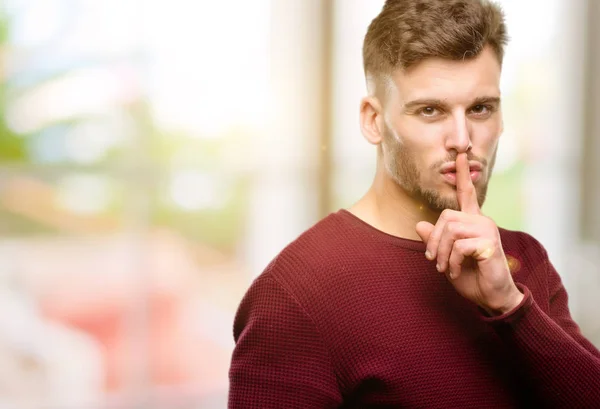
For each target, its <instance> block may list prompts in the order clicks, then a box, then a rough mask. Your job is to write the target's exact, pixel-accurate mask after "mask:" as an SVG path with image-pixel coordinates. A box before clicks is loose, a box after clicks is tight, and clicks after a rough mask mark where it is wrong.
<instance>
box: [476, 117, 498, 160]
mask: <svg viewBox="0 0 600 409" xmlns="http://www.w3.org/2000/svg"><path fill="white" fill-rule="evenodd" d="M501 132H502V124H501V121H491V122H489V123H481V124H477V125H476V126H475V127H474V135H473V143H474V144H476V145H478V147H479V149H481V151H482V152H486V153H491V152H493V151H494V150H495V149H496V146H497V145H498V140H499V138H500V134H501Z"/></svg>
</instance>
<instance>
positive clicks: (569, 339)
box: [229, 210, 600, 409]
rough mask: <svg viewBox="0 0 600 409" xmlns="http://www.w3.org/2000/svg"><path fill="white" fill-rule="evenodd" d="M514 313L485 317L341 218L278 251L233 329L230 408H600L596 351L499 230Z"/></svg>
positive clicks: (543, 274) (543, 257) (544, 266)
mask: <svg viewBox="0 0 600 409" xmlns="http://www.w3.org/2000/svg"><path fill="white" fill-rule="evenodd" d="M500 234H501V238H502V246H503V248H504V251H505V253H506V255H507V258H508V259H509V265H510V266H511V271H512V273H513V278H514V281H515V282H516V283H517V286H518V287H519V289H520V290H521V292H523V294H525V297H524V299H523V302H522V303H521V304H520V305H519V306H518V307H516V308H515V309H514V310H513V311H510V312H508V313H506V314H504V315H502V316H497V317H489V316H487V315H486V313H485V312H484V311H483V310H482V309H481V308H479V307H478V306H477V305H475V304H473V303H472V302H470V301H468V300H466V299H465V298H463V297H461V296H460V295H459V294H458V293H457V292H456V290H455V289H454V287H452V285H451V283H450V282H449V281H448V279H447V278H446V277H445V276H444V275H443V274H440V273H438V272H437V271H436V269H435V263H434V262H430V261H428V260H427V259H426V258H425V256H424V252H425V244H424V243H422V242H420V241H414V240H407V239H402V238H398V237H395V236H392V235H389V234H386V233H383V232H381V231H379V230H377V229H375V228H373V227H372V226H370V225H368V224H366V223H365V222H363V221H362V220H360V219H358V218H357V217H355V216H354V215H352V214H351V213H349V212H348V211H346V210H340V211H338V212H336V213H333V214H331V215H329V216H328V217H326V218H325V219H323V220H321V221H320V222H319V223H317V224H316V225H315V226H313V227H312V228H310V229H309V230H307V231H306V232H305V233H303V234H302V235H301V236H300V237H299V238H298V239H296V240H295V241H294V242H292V243H291V244H290V245H289V246H287V247H286V248H285V249H284V250H283V251H282V252H281V253H280V254H279V255H278V256H277V257H276V258H275V259H274V260H273V261H272V262H271V264H270V265H269V266H268V267H267V268H266V270H265V271H264V272H263V273H262V274H261V275H260V276H259V277H258V278H257V279H256V280H255V281H254V282H253V284H252V286H251V287H250V289H249V290H248V292H247V293H246V295H245V296H244V298H243V300H242V302H241V304H240V307H239V309H238V312H237V315H236V318H235V322H234V339H235V342H236V346H235V350H234V352H233V356H232V361H231V367H230V373H229V375H230V391H229V408H230V409H238V408H239V409H242V408H243V409H254V408H256V409H270V408H273V409H275V408H277V409H294V408H298V409H300V408H302V409H313V408H314V409H317V408H318V409H324V408H478V409H482V408H545V407H547V408H571V409H572V408H586V409H589V408H600V352H599V351H598V349H596V348H595V347H594V346H593V345H592V344H591V343H590V342H589V341H588V340H586V339H585V338H584V337H583V336H582V335H581V333H580V330H579V327H578V326H577V324H576V323H575V322H574V321H573V320H572V318H571V316H570V313H569V308H568V305H567V293H566V291H565V288H564V287H563V285H562V282H561V279H560V276H559V275H558V273H557V272H556V270H555V269H554V267H553V266H552V264H551V263H550V262H549V260H548V256H547V254H546V251H545V250H544V248H543V247H542V246H541V245H540V243H539V242H537V241H536V240H535V239H534V238H533V237H531V236H529V235H527V234H525V233H521V232H514V231H508V230H504V229H500Z"/></svg>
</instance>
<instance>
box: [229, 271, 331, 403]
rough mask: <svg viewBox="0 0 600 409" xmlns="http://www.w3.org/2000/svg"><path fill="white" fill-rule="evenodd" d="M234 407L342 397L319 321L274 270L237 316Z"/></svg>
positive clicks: (231, 391)
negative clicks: (276, 276)
mask: <svg viewBox="0 0 600 409" xmlns="http://www.w3.org/2000/svg"><path fill="white" fill-rule="evenodd" d="M234 340H235V342H236V345H235V349H234V352H233V356H232V360H231V366H230V370H229V380H230V389H229V403H228V405H229V406H228V407H229V409H238V408H239V409H242V408H243V409H254V408H256V409H270V408H273V409H275V408H277V409H281V408H289V409H294V408H298V409H299V408H302V409H312V408H314V409H317V408H319V409H324V408H337V407H338V406H339V405H341V403H342V398H341V395H340V392H339V388H338V385H337V379H336V376H335V373H334V370H333V366H332V364H331V359H330V356H329V353H328V351H327V349H326V347H325V345H324V344H323V341H322V339H321V336H320V334H319V333H318V331H317V330H316V328H315V325H314V323H313V321H312V320H311V319H310V317H309V316H308V315H307V314H306V313H305V312H304V310H303V309H302V308H301V306H300V305H299V304H298V303H297V302H296V301H295V300H294V298H293V297H292V296H291V295H290V294H289V293H288V292H286V290H285V289H283V288H282V286H281V285H279V283H278V282H277V281H276V280H275V279H274V278H273V277H271V276H270V275H263V276H261V277H259V278H258V279H257V280H256V281H255V282H254V283H253V284H252V286H251V287H250V289H249V290H248V292H247V293H246V295H245V296H244V298H243V300H242V302H241V304H240V307H239V309H238V312H237V315H236V318H235V322H234Z"/></svg>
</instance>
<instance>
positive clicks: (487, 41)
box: [363, 0, 508, 82]
mask: <svg viewBox="0 0 600 409" xmlns="http://www.w3.org/2000/svg"><path fill="white" fill-rule="evenodd" d="M507 42H508V35H507V32H506V26H505V23H504V13H503V12H502V9H501V8H500V7H499V6H498V5H497V4H495V3H492V2H490V1H489V0H387V1H386V2H385V5H384V6H383V9H382V10H381V12H380V13H379V15H378V16H377V17H375V19H374V20H373V21H372V22H371V24H370V25H369V29H368V30H367V34H366V35H365V39H364V43H363V64H364V70H365V76H366V77H367V81H368V82H370V81H371V80H374V81H376V82H379V81H380V80H382V79H383V78H384V77H386V76H389V75H391V74H392V73H393V72H395V71H396V70H397V69H404V70H406V69H408V68H410V67H412V66H415V65H417V64H418V63H419V62H421V61H423V60H425V59H427V58H431V57H438V58H444V59H450V60H465V59H471V58H475V57H476V56H477V55H478V54H479V53H480V52H481V51H482V50H483V48H484V47H485V46H486V45H490V46H491V47H492V49H493V51H494V52H495V54H496V56H497V57H498V61H499V62H500V64H502V59H503V57H504V46H505V45H506V44H507Z"/></svg>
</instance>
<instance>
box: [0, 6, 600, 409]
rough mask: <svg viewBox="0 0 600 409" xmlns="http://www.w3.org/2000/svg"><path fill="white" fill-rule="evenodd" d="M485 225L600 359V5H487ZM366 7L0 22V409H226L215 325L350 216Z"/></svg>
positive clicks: (67, 13) (91, 10)
mask: <svg viewBox="0 0 600 409" xmlns="http://www.w3.org/2000/svg"><path fill="white" fill-rule="evenodd" d="M499 3H500V4H502V6H503V7H504V9H505V12H506V16H507V23H508V28H509V33H510V35H511V38H512V39H511V42H510V45H509V47H508V49H507V54H506V60H505V63H504V68H503V83H502V93H503V109H504V115H505V132H504V135H503V136H502V141H501V149H500V151H499V154H498V161H497V165H496V171H495V176H494V178H493V179H492V183H491V185H490V191H489V197H488V200H487V202H486V205H485V207H484V212H485V213H486V214H488V215H490V216H492V217H493V218H494V219H495V220H496V221H497V223H498V224H499V225H500V226H503V227H506V228H510V229H519V230H523V231H526V232H528V233H531V234H533V235H534V236H535V237H536V238H537V239H538V240H540V241H541V242H542V243H543V244H544V245H545V246H546V248H547V250H548V252H549V254H550V258H551V260H552V262H553V263H554V264H555V266H556V267H557V269H558V271H559V272H560V274H561V276H562V277H563V280H564V283H565V285H566V287H567V289H568V291H569V293H570V296H571V298H570V306H571V309H572V313H573V316H574V317H575V319H576V321H577V322H578V323H579V324H580V326H581V328H582V331H583V332H584V334H585V335H586V336H587V337H588V338H589V339H590V340H592V342H594V343H595V344H596V345H598V346H600V314H599V312H600V311H599V309H598V307H597V303H594V302H592V300H593V299H595V298H596V297H597V294H598V292H600V268H599V267H598V266H599V263H600V256H599V254H600V215H599V212H598V211H597V209H598V203H599V202H600V193H599V192H600V165H598V162H597V156H598V155H600V119H599V118H600V81H599V79H598V78H597V75H594V74H596V73H598V72H600V30H599V29H598V27H597V24H596V26H594V25H593V24H590V22H592V21H596V19H599V18H600V2H597V1H595V0H588V1H586V0H528V1H519V0H503V1H500V2H499ZM382 5H383V0H252V1H249V0H229V1H214V0H196V1H193V2H191V1H187V0H169V1H163V0H2V3H1V8H0V407H1V408H3V409H4V408H11V409H12V408H15V409H25V408H31V409H37V408H44V409H46V408H57V409H59V408H60V409H67V408H73V409H82V408H86V409H87V408H90V409H92V408H98V409H101V408H102V409H105V408H124V409H129V408H131V409H134V408H135V409H138V408H139V409H162V408H165V409H166V408H169V409H209V408H210V409H212V408H225V407H226V399H227V389H228V379H227V371H228V367H229V360H230V355H231V351H232V349H233V339H232V323H233V318H234V314H235V310H236V307H237V305H238V303H239V301H240V299H241V297H242V296H243V294H244V292H245V290H246V289H247V287H248V286H249V285H250V283H251V281H252V280H253V278H254V277H256V276H257V275H258V274H260V272H261V271H262V269H263V268H264V267H265V266H266V264H267V263H268V262H269V261H270V260H271V258H273V257H274V256H275V255H276V254H277V253H278V252H279V251H280V250H281V249H282V248H283V247H284V246H285V245H286V244H287V243H288V242H290V241H291V240H293V239H294V238H295V237H296V236H297V235H298V234H300V233H301V232H302V231H304V230H305V229H307V228H308V227H310V226H311V225H312V224H313V223H314V222H316V221H317V220H319V219H320V218H322V217H324V216H325V215H327V214H328V213H329V212H332V211H335V210H337V209H339V208H340V207H346V206H349V205H351V204H352V203H353V202H354V201H355V200H357V199H358V198H359V197H360V195H362V194H363V193H364V192H365V191H366V189H367V188H368V186H369V185H370V182H371V180H372V177H373V175H374V164H375V148H373V147H372V146H371V145H369V144H368V143H367V142H366V141H365V140H364V139H363V138H362V136H361V134H360V131H359V127H358V106H359V99H360V98H361V96H363V95H364V93H365V86H364V79H363V74H362V63H361V46H362V39H363V36H364V34H365V31H366V28H367V26H368V24H369V22H370V21H371V19H372V18H373V17H375V15H376V14H377V13H378V12H379V10H380V9H381V6H382Z"/></svg>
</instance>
